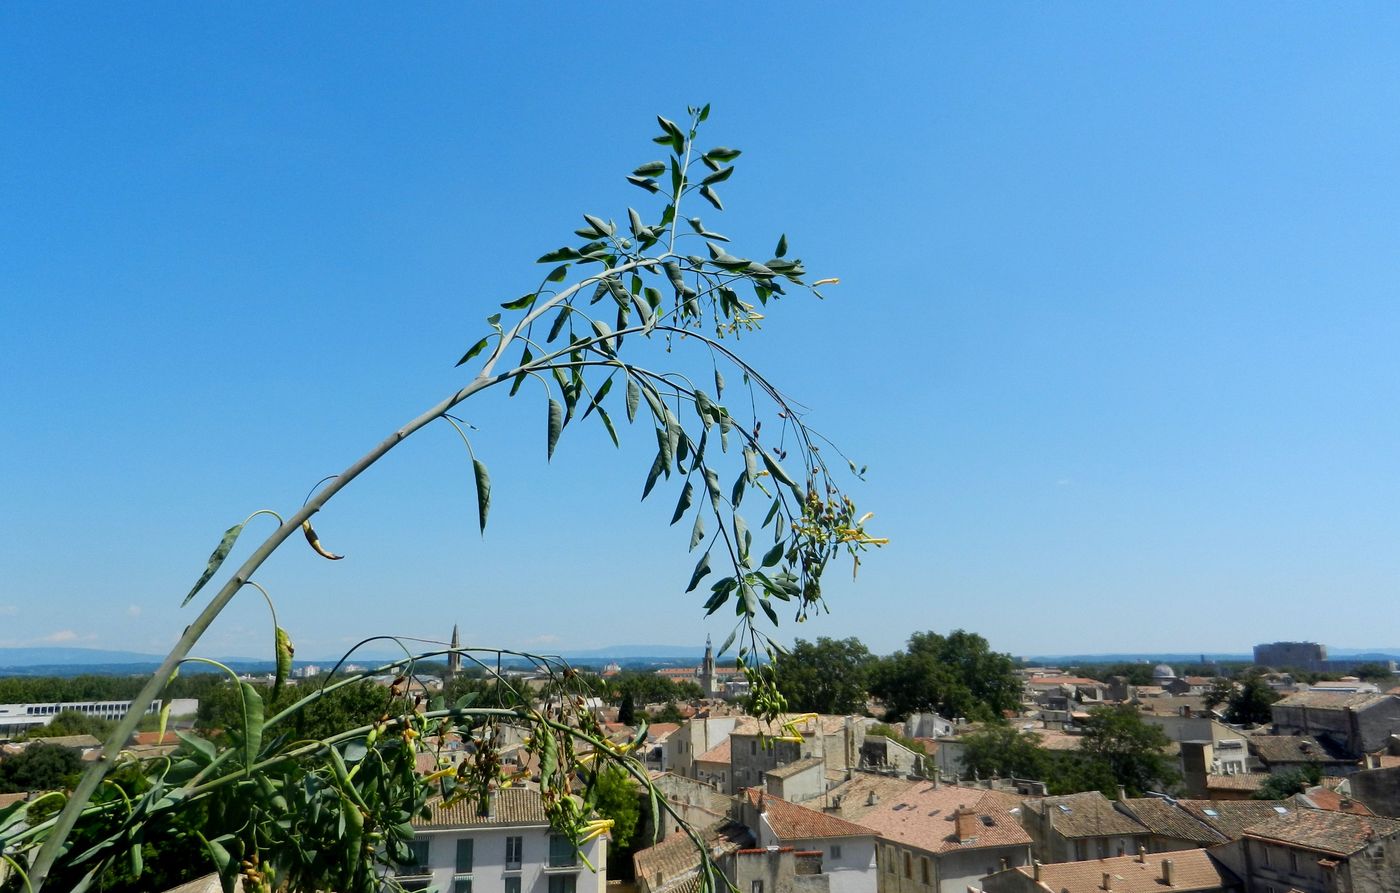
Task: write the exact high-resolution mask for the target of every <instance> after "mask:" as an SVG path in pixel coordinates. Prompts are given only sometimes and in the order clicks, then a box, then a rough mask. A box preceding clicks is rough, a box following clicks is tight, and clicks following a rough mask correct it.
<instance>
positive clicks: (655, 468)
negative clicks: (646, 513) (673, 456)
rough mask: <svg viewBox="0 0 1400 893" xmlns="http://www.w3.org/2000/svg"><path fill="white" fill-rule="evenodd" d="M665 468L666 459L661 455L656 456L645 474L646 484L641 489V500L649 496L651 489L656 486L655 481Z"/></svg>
mask: <svg viewBox="0 0 1400 893" xmlns="http://www.w3.org/2000/svg"><path fill="white" fill-rule="evenodd" d="M666 468H667V464H666V459H665V457H664V456H662V455H661V453H659V452H658V453H657V454H656V460H655V461H653V462H652V463H651V471H648V472H647V482H646V485H645V486H644V487H642V498H643V499H646V498H647V496H648V495H650V494H651V488H652V487H655V486H656V479H657V478H659V477H661V473H662V472H663V471H665V470H666Z"/></svg>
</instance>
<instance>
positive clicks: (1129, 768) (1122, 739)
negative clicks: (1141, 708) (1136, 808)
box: [1079, 704, 1177, 797]
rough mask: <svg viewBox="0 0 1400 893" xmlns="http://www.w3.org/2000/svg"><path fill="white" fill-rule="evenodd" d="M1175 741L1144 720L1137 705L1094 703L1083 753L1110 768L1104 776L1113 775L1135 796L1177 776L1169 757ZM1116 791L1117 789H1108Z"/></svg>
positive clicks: (1157, 788) (1081, 745) (1087, 720)
mask: <svg viewBox="0 0 1400 893" xmlns="http://www.w3.org/2000/svg"><path fill="white" fill-rule="evenodd" d="M1170 744H1171V739H1169V738H1168V737H1167V735H1166V733H1165V732H1163V731H1162V730H1161V729H1160V728H1158V727H1157V726H1154V725H1150V724H1148V723H1146V722H1144V721H1143V718H1142V715H1141V714H1139V713H1138V712H1137V710H1136V708H1134V707H1133V706H1131V705H1129V704H1121V705H1118V706H1113V707H1093V708H1091V709H1090V710H1089V718H1088V719H1086V720H1085V721H1084V736H1083V738H1082V740H1081V741H1080V745H1079V753H1080V756H1081V758H1082V759H1083V760H1085V761H1087V762H1089V763H1091V764H1093V763H1097V764H1099V765H1100V766H1102V767H1103V769H1104V770H1106V771H1107V775H1106V776H1104V775H1102V774H1101V775H1100V776H1099V777H1100V779H1102V778H1105V777H1107V776H1111V777H1112V778H1113V781H1114V784H1115V785H1122V786H1123V787H1124V788H1126V789H1127V791H1128V795H1129V796H1131V797H1141V796H1143V795H1144V794H1145V793H1147V792H1148V791H1151V790H1161V789H1162V788H1164V787H1167V786H1169V785H1171V784H1174V783H1175V782H1176V780H1177V773H1176V770H1175V769H1174V768H1172V764H1171V760H1170V759H1169V758H1168V757H1167V747H1168V746H1169V745H1170ZM1105 793H1106V794H1112V793H1113V790H1112V789H1110V790H1108V791H1105Z"/></svg>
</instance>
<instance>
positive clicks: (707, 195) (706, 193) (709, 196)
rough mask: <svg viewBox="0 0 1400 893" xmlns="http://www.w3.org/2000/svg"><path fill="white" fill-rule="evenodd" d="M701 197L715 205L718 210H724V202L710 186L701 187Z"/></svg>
mask: <svg viewBox="0 0 1400 893" xmlns="http://www.w3.org/2000/svg"><path fill="white" fill-rule="evenodd" d="M700 197H701V198H703V199H704V200H705V201H707V202H709V203H710V204H712V205H714V206H715V210H716V211H723V210H724V203H723V202H721V201H720V200H719V196H718V195H717V194H716V193H715V191H714V190H713V189H711V188H710V187H708V186H701V187H700Z"/></svg>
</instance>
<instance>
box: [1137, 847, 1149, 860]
mask: <svg viewBox="0 0 1400 893" xmlns="http://www.w3.org/2000/svg"><path fill="white" fill-rule="evenodd" d="M1138 861H1139V862H1142V863H1146V862H1147V847H1145V846H1140V847H1138Z"/></svg>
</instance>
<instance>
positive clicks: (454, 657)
mask: <svg viewBox="0 0 1400 893" xmlns="http://www.w3.org/2000/svg"><path fill="white" fill-rule="evenodd" d="M451 647H452V653H451V654H449V655H447V675H448V676H449V677H453V676H456V675H457V674H458V673H460V672H462V655H461V652H459V651H458V650H457V649H459V648H461V647H462V637H461V636H460V635H458V633H457V624H455V623H454V624H452V645H451Z"/></svg>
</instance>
